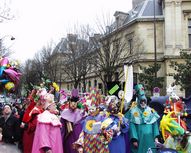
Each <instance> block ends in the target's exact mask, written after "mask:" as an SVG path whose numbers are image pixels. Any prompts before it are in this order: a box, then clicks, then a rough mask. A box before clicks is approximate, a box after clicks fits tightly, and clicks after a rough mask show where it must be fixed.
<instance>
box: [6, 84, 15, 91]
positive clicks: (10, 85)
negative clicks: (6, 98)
mask: <svg viewBox="0 0 191 153" xmlns="http://www.w3.org/2000/svg"><path fill="white" fill-rule="evenodd" d="M14 87H15V84H14V83H13V82H7V83H6V84H5V89H7V90H8V91H10V90H11V89H13V88H14Z"/></svg>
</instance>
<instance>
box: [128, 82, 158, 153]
mask: <svg viewBox="0 0 191 153" xmlns="http://www.w3.org/2000/svg"><path fill="white" fill-rule="evenodd" d="M135 92H136V102H134V103H133V105H132V106H131V108H130V109H129V111H128V112H127V113H126V114H125V117H126V118H128V119H129V122H130V123H129V139H130V145H131V152H132V153H147V151H148V148H152V147H155V142H158V138H157V137H158V136H159V127H158V123H157V120H158V119H159V115H158V114H157V112H156V111H155V110H154V109H152V108H151V107H149V106H148V104H147V98H146V96H145V92H144V88H143V85H142V84H137V85H136V86H135ZM153 152H155V150H153Z"/></svg>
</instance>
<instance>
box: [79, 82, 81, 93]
mask: <svg viewBox="0 0 191 153" xmlns="http://www.w3.org/2000/svg"><path fill="white" fill-rule="evenodd" d="M79 92H81V83H79Z"/></svg>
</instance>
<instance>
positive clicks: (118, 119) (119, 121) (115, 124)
mask: <svg viewBox="0 0 191 153" xmlns="http://www.w3.org/2000/svg"><path fill="white" fill-rule="evenodd" d="M107 111H108V114H109V115H108V116H107V119H106V120H108V119H110V120H111V122H110V124H109V125H108V127H107V129H112V130H113V137H112V141H111V142H110V143H109V152H110V153H116V152H117V153H126V152H127V151H126V142H125V134H126V133H127V132H128V130H129V123H128V120H127V119H126V118H125V117H124V115H123V114H121V113H120V112H119V99H118V98H117V97H116V96H113V95H112V96H111V97H110V98H109V102H108V109H107ZM127 149H129V148H127Z"/></svg>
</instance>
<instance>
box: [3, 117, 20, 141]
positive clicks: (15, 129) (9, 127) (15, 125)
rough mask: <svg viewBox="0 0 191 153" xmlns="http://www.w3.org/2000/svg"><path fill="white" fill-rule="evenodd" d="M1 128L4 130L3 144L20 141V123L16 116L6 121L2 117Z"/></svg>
mask: <svg viewBox="0 0 191 153" xmlns="http://www.w3.org/2000/svg"><path fill="white" fill-rule="evenodd" d="M0 127H1V128H2V135H3V138H2V140H3V142H6V143H14V142H16V141H19V140H20V138H21V131H20V123H19V120H18V119H17V118H16V117H15V116H13V115H11V116H10V117H9V118H8V119H7V120H6V121H5V118H4V117H1V118H0Z"/></svg>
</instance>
